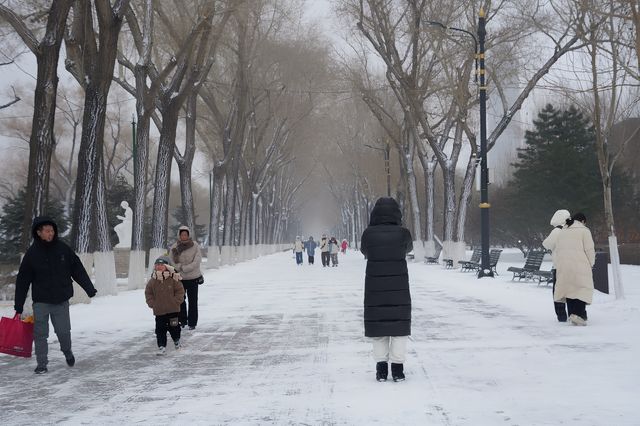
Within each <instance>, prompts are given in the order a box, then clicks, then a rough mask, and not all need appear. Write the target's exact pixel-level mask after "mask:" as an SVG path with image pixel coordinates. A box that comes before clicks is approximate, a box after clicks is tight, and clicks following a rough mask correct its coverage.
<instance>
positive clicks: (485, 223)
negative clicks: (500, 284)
mask: <svg viewBox="0 0 640 426" xmlns="http://www.w3.org/2000/svg"><path fill="white" fill-rule="evenodd" d="M426 23H427V24H429V25H435V26H438V27H441V28H443V29H445V30H453V31H459V32H462V33H465V34H467V35H470V36H471V38H473V42H474V45H475V61H476V76H475V81H476V82H477V81H478V75H479V76H480V86H479V88H478V89H479V91H480V241H481V248H482V256H481V258H480V269H479V270H478V278H482V277H493V271H492V270H491V266H490V261H489V246H490V244H489V208H490V207H491V205H490V204H489V168H488V167H487V86H486V85H485V68H484V42H485V36H486V34H487V32H486V29H485V24H486V19H485V11H484V8H480V13H479V14H478V38H476V36H475V35H474V34H473V33H471V32H469V31H467V30H463V29H462V28H455V27H449V26H446V25H444V24H443V23H441V22H437V21H426Z"/></svg>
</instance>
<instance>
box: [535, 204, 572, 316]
mask: <svg viewBox="0 0 640 426" xmlns="http://www.w3.org/2000/svg"><path fill="white" fill-rule="evenodd" d="M569 218H571V214H570V213H569V211H568V210H557V211H556V212H555V213H554V214H553V217H552V218H551V222H550V224H551V226H553V230H552V231H551V233H550V234H549V236H548V237H547V238H545V240H544V241H543V242H542V246H543V247H544V248H546V249H547V250H551V260H552V262H553V267H552V268H551V274H552V277H553V278H552V279H553V288H552V295H553V294H554V293H555V291H556V267H555V265H556V261H555V247H556V240H557V239H558V235H559V234H560V231H561V230H562V228H564V227H565V226H566V222H567V219H569ZM553 305H554V308H555V311H556V317H557V318H558V321H560V322H567V309H566V307H565V304H564V303H563V302H556V301H554V302H553Z"/></svg>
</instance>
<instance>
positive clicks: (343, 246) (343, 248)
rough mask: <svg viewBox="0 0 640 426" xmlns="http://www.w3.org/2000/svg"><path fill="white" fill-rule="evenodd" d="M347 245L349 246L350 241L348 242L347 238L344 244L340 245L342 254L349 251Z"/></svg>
mask: <svg viewBox="0 0 640 426" xmlns="http://www.w3.org/2000/svg"><path fill="white" fill-rule="evenodd" d="M347 247H349V243H348V242H347V240H342V244H341V246H340V248H341V250H342V254H345V253H346V252H347Z"/></svg>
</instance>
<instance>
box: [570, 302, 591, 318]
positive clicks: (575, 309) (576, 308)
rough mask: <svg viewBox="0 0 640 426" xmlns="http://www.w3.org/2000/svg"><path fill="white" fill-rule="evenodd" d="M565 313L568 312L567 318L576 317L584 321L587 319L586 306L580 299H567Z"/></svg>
mask: <svg viewBox="0 0 640 426" xmlns="http://www.w3.org/2000/svg"><path fill="white" fill-rule="evenodd" d="M567 311H569V316H571V315H577V316H579V317H581V318H582V319H583V320H585V321H586V319H587V304H586V303H585V302H583V301H582V300H580V299H569V298H568V297H567Z"/></svg>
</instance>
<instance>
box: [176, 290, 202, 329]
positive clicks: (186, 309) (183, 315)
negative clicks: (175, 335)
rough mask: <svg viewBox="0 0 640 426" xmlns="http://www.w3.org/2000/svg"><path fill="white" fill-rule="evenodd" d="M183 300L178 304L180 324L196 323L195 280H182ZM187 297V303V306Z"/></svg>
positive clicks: (190, 325)
mask: <svg viewBox="0 0 640 426" xmlns="http://www.w3.org/2000/svg"><path fill="white" fill-rule="evenodd" d="M182 286H183V287H184V301H183V302H182V304H181V305H180V325H188V326H189V327H195V326H196V325H198V284H197V283H196V280H182ZM187 299H188V300H189V305H188V306H187Z"/></svg>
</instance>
